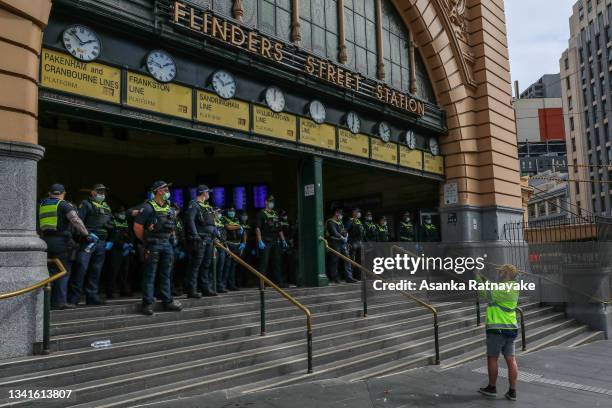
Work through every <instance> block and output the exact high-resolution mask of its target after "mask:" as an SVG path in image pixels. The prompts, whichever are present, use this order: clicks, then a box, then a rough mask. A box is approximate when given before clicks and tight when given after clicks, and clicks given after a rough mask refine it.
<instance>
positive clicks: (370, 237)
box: [363, 211, 378, 242]
mask: <svg viewBox="0 0 612 408" xmlns="http://www.w3.org/2000/svg"><path fill="white" fill-rule="evenodd" d="M363 226H364V229H365V240H366V241H367V242H376V241H377V239H378V227H377V226H376V224H375V223H374V217H372V211H368V212H367V213H366V216H365V222H364V223H363Z"/></svg>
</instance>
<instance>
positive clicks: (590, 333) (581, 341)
mask: <svg viewBox="0 0 612 408" xmlns="http://www.w3.org/2000/svg"><path fill="white" fill-rule="evenodd" d="M605 339H606V334H605V333H604V332H602V331H595V330H587V331H585V332H584V333H580V334H578V335H577V336H573V337H571V338H569V339H568V340H566V341H564V342H563V343H561V344H559V347H570V348H574V347H580V346H584V345H586V344H589V343H592V342H594V341H598V340H605Z"/></svg>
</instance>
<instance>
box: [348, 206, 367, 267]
mask: <svg viewBox="0 0 612 408" xmlns="http://www.w3.org/2000/svg"><path fill="white" fill-rule="evenodd" d="M345 226H346V231H347V232H348V237H349V241H348V243H349V254H350V255H351V259H352V260H353V261H355V262H357V263H360V264H362V263H363V241H364V240H365V234H366V229H365V225H364V224H363V223H362V222H361V210H360V209H359V208H355V209H353V212H352V214H351V218H349V219H348V220H347V222H346V225H345ZM353 274H354V275H356V276H355V277H356V278H357V277H358V276H359V275H361V272H360V271H359V270H358V269H357V270H353ZM357 274H359V275H357Z"/></svg>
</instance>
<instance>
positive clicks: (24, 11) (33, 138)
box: [0, 0, 51, 359]
mask: <svg viewBox="0 0 612 408" xmlns="http://www.w3.org/2000/svg"><path fill="white" fill-rule="evenodd" d="M50 9H51V0H28V1H22V0H0V55H2V58H0V89H2V92H0V194H2V198H1V199H0V293H5V292H10V291H13V290H16V289H21V288H24V287H27V286H30V285H32V284H34V283H36V282H39V281H41V280H43V279H45V278H46V277H48V276H49V275H48V272H47V265H46V253H45V249H46V248H45V244H44V242H43V241H42V240H40V239H39V238H38V236H37V235H36V196H37V194H36V175H37V171H36V166H37V161H38V160H40V159H41V158H42V156H43V152H44V149H43V148H42V147H41V146H38V144H37V143H38V122H37V119H38V85H37V84H38V65H39V58H40V48H41V42H42V32H43V29H44V27H45V26H46V24H47V21H48V18H49V12H50ZM42 298H43V295H42V291H40V290H39V291H37V292H34V293H30V294H28V295H24V296H20V297H17V298H12V299H8V300H2V301H0V359H3V358H10V357H17V356H24V355H28V354H32V352H33V345H34V343H36V342H39V341H41V340H42V308H43V303H42Z"/></svg>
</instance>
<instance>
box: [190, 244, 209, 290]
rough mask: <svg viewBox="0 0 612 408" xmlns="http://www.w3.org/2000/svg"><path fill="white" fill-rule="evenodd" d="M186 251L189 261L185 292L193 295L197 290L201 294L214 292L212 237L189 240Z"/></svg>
mask: <svg viewBox="0 0 612 408" xmlns="http://www.w3.org/2000/svg"><path fill="white" fill-rule="evenodd" d="M187 249H188V256H189V259H188V261H187V273H186V274H185V292H187V293H194V292H197V291H198V289H199V290H200V291H202V292H203V293H212V292H214V291H215V283H214V275H213V269H212V259H213V240H212V237H202V239H201V240H193V239H189V240H188V242H187Z"/></svg>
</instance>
